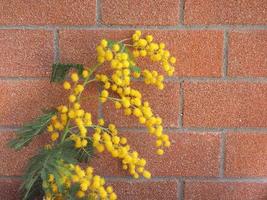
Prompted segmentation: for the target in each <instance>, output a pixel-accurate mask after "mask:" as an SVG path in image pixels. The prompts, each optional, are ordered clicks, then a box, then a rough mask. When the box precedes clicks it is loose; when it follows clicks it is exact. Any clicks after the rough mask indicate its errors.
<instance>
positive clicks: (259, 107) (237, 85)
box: [184, 81, 267, 128]
mask: <svg viewBox="0 0 267 200" xmlns="http://www.w3.org/2000/svg"><path fill="white" fill-rule="evenodd" d="M266 107H267V84H265V83H262V84H261V83H248V82H232V81H229V82H218V81H217V82H216V81H214V82H213V81H211V82H186V83H185V84H184V126H185V127H208V128H216V127H229V128H233V127H266V124H267V110H266Z"/></svg>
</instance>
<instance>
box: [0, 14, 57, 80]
mask: <svg viewBox="0 0 267 200" xmlns="http://www.w3.org/2000/svg"><path fill="white" fill-rule="evenodd" d="M1 16H2V15H1ZM0 48H1V49H4V50H3V51H1V52H0V76H47V75H49V74H50V71H51V66H52V64H53V57H54V54H53V33H52V32H50V31H42V30H0Z"/></svg>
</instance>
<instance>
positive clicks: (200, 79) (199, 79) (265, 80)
mask: <svg viewBox="0 0 267 200" xmlns="http://www.w3.org/2000/svg"><path fill="white" fill-rule="evenodd" d="M44 79H47V80H48V79H49V76H32V77H31V76H23V77H20V76H6V77H1V76H0V80H44ZM140 81H142V80H135V82H140ZM165 81H166V82H177V83H180V82H183V81H189V82H214V81H221V82H250V83H267V77H225V78H220V77H217V78H215V77H166V78H165Z"/></svg>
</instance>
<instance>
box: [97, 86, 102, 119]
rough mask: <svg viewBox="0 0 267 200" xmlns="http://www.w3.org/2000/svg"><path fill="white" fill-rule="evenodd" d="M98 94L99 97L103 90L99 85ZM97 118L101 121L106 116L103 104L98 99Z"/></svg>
mask: <svg viewBox="0 0 267 200" xmlns="http://www.w3.org/2000/svg"><path fill="white" fill-rule="evenodd" d="M97 92H98V96H99V95H100V92H101V88H100V85H99V84H97ZM97 117H98V118H99V119H100V118H103V117H104V114H103V103H102V102H101V101H100V98H98V108H97Z"/></svg>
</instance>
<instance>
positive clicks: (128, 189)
mask: <svg viewBox="0 0 267 200" xmlns="http://www.w3.org/2000/svg"><path fill="white" fill-rule="evenodd" d="M108 184H110V185H112V186H113V187H114V191H115V193H116V194H117V195H118V200H123V199H127V200H140V199H142V200H145V199H147V200H149V199H153V200H164V199H166V200H178V198H177V193H178V192H177V188H178V187H177V182H176V181H172V180H168V181H167V180H166V181H165V180H162V181H161V180H160V181H158V180H153V179H152V180H149V181H146V180H140V181H127V180H123V179H122V180H113V181H108Z"/></svg>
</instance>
